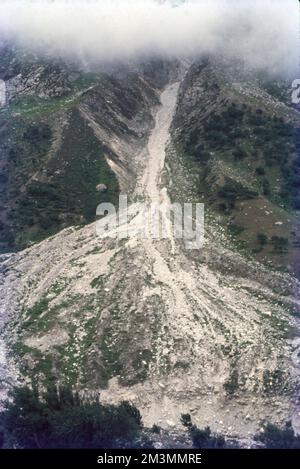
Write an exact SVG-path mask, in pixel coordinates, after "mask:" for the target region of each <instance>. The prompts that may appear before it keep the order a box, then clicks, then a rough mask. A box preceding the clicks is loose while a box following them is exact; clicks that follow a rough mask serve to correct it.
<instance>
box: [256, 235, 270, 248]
mask: <svg viewBox="0 0 300 469" xmlns="http://www.w3.org/2000/svg"><path fill="white" fill-rule="evenodd" d="M256 238H257V242H258V244H260V245H261V246H265V245H266V244H267V242H268V236H267V235H265V234H264V233H257V236H256Z"/></svg>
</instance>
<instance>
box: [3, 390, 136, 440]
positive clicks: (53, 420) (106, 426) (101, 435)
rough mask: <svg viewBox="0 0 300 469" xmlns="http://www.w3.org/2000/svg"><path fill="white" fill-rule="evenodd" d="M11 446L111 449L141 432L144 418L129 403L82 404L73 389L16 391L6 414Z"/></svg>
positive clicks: (93, 402) (91, 401) (4, 414)
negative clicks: (115, 404)
mask: <svg viewBox="0 0 300 469" xmlns="http://www.w3.org/2000/svg"><path fill="white" fill-rule="evenodd" d="M2 418H3V422H4V429H5V436H6V440H7V442H8V446H16V447H21V448H110V447H114V446H116V445H117V444H118V441H119V440H120V441H121V440H122V441H131V440H132V439H134V438H136V437H137V436H138V435H139V434H140V431H141V428H142V422H141V416H140V413H139V411H138V409H136V408H135V407H133V406H132V405H130V404H129V403H128V402H122V403H121V404H120V405H119V406H112V405H107V406H104V405H102V404H100V403H99V401H98V400H97V399H90V400H86V401H82V400H81V399H80V397H79V395H78V394H77V393H74V392H73V391H72V389H70V388H60V389H59V390H57V389H56V388H54V387H51V388H48V389H47V391H46V392H45V393H44V394H43V395H42V396H40V395H39V393H38V391H37V390H36V389H29V388H28V387H21V388H16V389H14V390H13V391H12V392H11V395H10V400H8V401H6V403H5V410H4V412H3V413H2Z"/></svg>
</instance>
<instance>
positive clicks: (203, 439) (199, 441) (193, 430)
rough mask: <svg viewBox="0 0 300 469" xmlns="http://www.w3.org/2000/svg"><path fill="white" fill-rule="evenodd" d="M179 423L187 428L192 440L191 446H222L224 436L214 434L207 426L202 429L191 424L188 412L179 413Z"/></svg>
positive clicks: (201, 447)
mask: <svg viewBox="0 0 300 469" xmlns="http://www.w3.org/2000/svg"><path fill="white" fill-rule="evenodd" d="M181 423H182V425H183V426H184V427H185V428H186V429H187V430H188V432H189V435H190V437H191V439H192V441H193V447H194V448H199V449H204V448H224V447H225V438H224V437H223V436H221V435H214V434H212V432H211V429H210V428H209V427H205V428H204V429H203V430H201V429H200V428H198V427H197V426H196V425H194V424H193V422H192V419H191V416H190V414H182V415H181Z"/></svg>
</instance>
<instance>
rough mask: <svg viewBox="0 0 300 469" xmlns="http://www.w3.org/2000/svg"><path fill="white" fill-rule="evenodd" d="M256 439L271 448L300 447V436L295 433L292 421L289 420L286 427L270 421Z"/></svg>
mask: <svg viewBox="0 0 300 469" xmlns="http://www.w3.org/2000/svg"><path fill="white" fill-rule="evenodd" d="M254 439H255V440H256V441H259V442H261V443H263V445H264V447H265V448H269V449H300V436H296V435H295V433H294V430H293V428H292V425H291V422H287V423H286V425H285V427H284V428H279V427H277V426H276V425H273V424H272V423H269V422H268V423H266V424H265V425H264V427H263V432H261V433H258V434H257V435H255V437H254Z"/></svg>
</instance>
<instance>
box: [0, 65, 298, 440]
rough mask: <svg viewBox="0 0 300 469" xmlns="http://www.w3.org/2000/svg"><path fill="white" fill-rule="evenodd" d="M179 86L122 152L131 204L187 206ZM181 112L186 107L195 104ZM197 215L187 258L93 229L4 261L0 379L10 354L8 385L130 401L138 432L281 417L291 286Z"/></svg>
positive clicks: (174, 249)
mask: <svg viewBox="0 0 300 469" xmlns="http://www.w3.org/2000/svg"><path fill="white" fill-rule="evenodd" d="M200 72H201V71H200ZM178 79H180V80H181V81H182V83H181V85H180V91H179V100H178V106H177V112H176V103H177V93H178V85H179V83H178V82H173V83H169V84H168V85H167V87H166V88H165V89H164V91H163V92H162V93H160V92H159V90H157V93H159V94H160V102H161V105H160V106H159V107H158V108H157V106H156V103H155V101H154V102H153V105H152V107H151V112H152V116H153V121H154V127H153V128H152V130H151V132H150V134H149V138H148V143H147V145H146V146H145V147H144V148H142V149H141V147H139V146H135V145H132V147H131V148H132V159H131V161H132V162H133V163H134V168H135V171H136V173H135V174H136V176H135V182H136V184H135V188H134V187H133V188H132V191H133V192H132V199H131V200H134V199H135V198H136V199H138V200H147V201H150V202H151V201H157V200H161V201H168V200H169V197H171V198H172V200H173V199H174V197H175V196H176V195H177V196H178V199H177V200H180V197H182V198H183V199H184V200H189V199H186V196H187V195H188V194H187V193H188V192H189V197H190V200H197V197H198V195H197V194H198V193H197V189H195V185H196V184H197V183H198V181H199V178H198V175H197V173H195V172H193V173H192V174H190V173H189V171H188V168H187V163H186V159H185V158H184V159H183V158H182V152H181V151H179V143H178V127H180V129H181V125H180V123H179V124H178V122H179V119H180V117H179V111H180V109H182V99H183V98H182V96H184V93H186V92H187V89H188V90H191V88H190V84H189V75H187V76H186V77H185V78H184V77H182V76H180V75H179V77H178ZM178 79H177V80H178ZM96 102H97V100H95V101H94V105H96ZM191 108H192V109H195V110H198V107H197V101H196V100H195V98H194V97H193V99H192V101H191ZM79 111H80V112H81V115H83V116H84V118H85V119H86V120H88V121H89V122H90V124H91V125H92V128H94V131H95V133H96V134H99V132H100V131H101V132H103V131H104V130H103V127H104V124H105V123H104V122H101V125H100V126H99V127H100V128H99V127H97V126H96V124H95V122H94V117H93V116H94V115H95V114H93V112H95V110H94V109H93V110H92V111H90V108H87V107H86V104H83V105H82V106H80V107H79ZM173 115H175V119H174V122H173V124H172V120H173ZM197 119H198V116H197ZM203 119H205V116H204V117H203ZM150 120H151V119H150ZM186 122H187V125H188V122H189V121H188V120H187V121H186ZM200 122H201V121H200ZM97 125H98V124H97ZM170 128H171V129H172V132H171V134H170ZM182 128H183V127H182ZM188 131H189V129H184V128H183V132H184V133H185V134H186V133H188ZM176 132H177V135H176ZM171 135H172V136H171ZM179 137H180V131H179ZM168 139H169V144H168V145H166V143H167V140H168ZM165 159H167V164H165ZM193 164H194V163H193ZM193 167H194V166H193ZM174 168H175V169H176V172H175V173H174ZM181 177H182V178H181ZM180 178H181V179H180ZM167 188H168V190H167ZM207 215H208V217H207V219H206V244H205V246H204V248H203V249H202V250H200V251H194V250H192V251H190V250H187V249H186V248H185V246H184V243H181V242H180V241H178V240H175V239H174V238H173V237H172V236H171V238H170V239H166V240H152V239H140V238H139V237H137V236H135V237H132V238H130V239H128V240H126V239H125V240H115V239H113V238H112V239H110V238H108V239H100V238H99V237H97V235H96V225H95V223H94V224H90V225H88V226H86V227H83V228H79V229H78V228H67V229H65V230H63V231H61V232H60V233H58V234H57V235H55V236H54V237H52V238H49V239H47V240H44V241H42V242H41V243H40V244H37V245H34V246H33V247H30V248H29V249H26V250H24V251H22V252H20V253H15V254H10V255H7V256H3V273H4V274H5V275H3V277H2V287H3V288H2V311H1V317H2V321H3V322H5V323H6V333H5V337H6V341H7V345H6V347H8V348H7V350H6V356H7V360H8V362H7V366H6V367H5V368H4V371H3V372H2V373H4V372H5V373H6V378H5V379H6V380H10V379H12V374H13V373H12V371H11V368H10V366H11V365H10V362H9V360H10V359H14V361H15V363H18V368H19V373H20V374H19V379H20V380H23V379H24V380H25V381H26V382H30V381H31V380H33V381H34V382H39V383H40V384H41V385H46V384H47V383H48V382H49V381H51V380H53V379H55V380H56V381H58V382H69V383H70V384H72V385H73V386H76V387H78V388H79V389H80V390H81V391H82V392H83V393H89V392H99V393H100V396H101V399H102V400H103V401H104V402H105V401H113V402H117V401H118V400H123V399H129V400H130V401H132V402H133V403H134V404H135V405H136V406H137V407H138V408H139V409H140V410H141V412H142V416H143V420H144V422H145V424H146V425H152V424H153V423H156V424H160V425H162V426H171V427H172V426H174V425H179V417H180V413H181V412H190V413H192V414H193V418H194V420H195V422H196V423H199V424H201V425H204V424H206V423H207V424H209V425H211V426H212V428H213V429H216V430H218V431H222V432H223V433H227V434H229V435H231V436H233V435H238V436H247V434H248V433H247V432H250V433H253V432H254V431H255V430H256V429H257V428H258V426H259V422H260V421H261V419H264V418H265V419H268V420H271V421H274V422H276V423H280V422H282V421H284V420H286V419H287V418H289V417H290V416H291V414H292V413H293V411H294V403H295V402H294V399H295V394H296V390H297V386H298V377H297V369H296V367H295V365H297V363H296V362H294V363H293V362H292V361H291V355H292V351H294V353H297V347H298V339H297V334H296V336H295V330H294V329H293V328H294V327H295V326H296V325H297V324H296V318H295V317H294V316H293V314H291V313H294V314H296V310H297V308H298V302H297V300H296V298H297V295H298V291H299V283H298V282H297V281H296V280H295V279H293V278H292V277H291V276H290V275H289V274H287V273H280V272H275V271H272V270H271V269H270V268H269V267H265V266H264V265H263V264H261V263H258V262H257V261H254V260H251V259H249V258H248V259H247V258H245V257H244V255H241V254H240V253H239V252H238V251H237V250H236V249H235V248H234V243H233V242H232V239H231V238H230V237H228V234H227V233H226V231H225V230H224V228H222V224H221V223H219V222H218V220H217V221H216V218H215V216H214V215H213V212H212V211H211V210H210V204H209V203H208V212H207ZM143 217H144V214H143V210H142V209H141V210H138V211H135V210H133V209H132V208H131V209H130V210H129V221H128V224H127V226H125V227H124V228H127V229H128V230H129V231H130V233H131V234H133V233H137V231H139V230H141V229H142V228H143V222H144V218H143ZM8 350H10V351H11V352H12V355H11V352H10V353H9V352H8ZM4 352H5V350H4Z"/></svg>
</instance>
